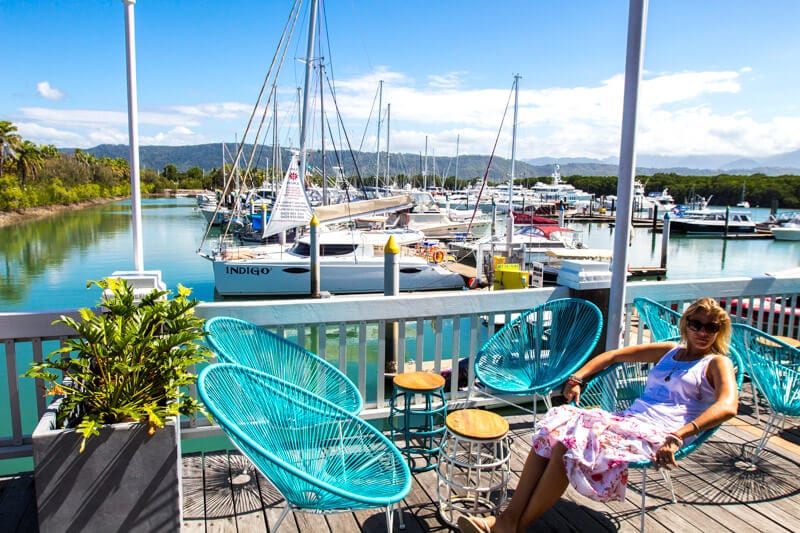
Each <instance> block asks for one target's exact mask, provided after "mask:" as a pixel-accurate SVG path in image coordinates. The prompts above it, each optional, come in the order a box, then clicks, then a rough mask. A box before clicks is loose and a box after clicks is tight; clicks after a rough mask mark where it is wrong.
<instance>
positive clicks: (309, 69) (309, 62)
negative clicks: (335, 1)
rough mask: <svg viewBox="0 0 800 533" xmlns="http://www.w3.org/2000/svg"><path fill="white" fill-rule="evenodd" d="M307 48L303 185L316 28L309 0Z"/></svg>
mask: <svg viewBox="0 0 800 533" xmlns="http://www.w3.org/2000/svg"><path fill="white" fill-rule="evenodd" d="M308 26H309V27H308V47H307V48H306V77H305V81H304V86H303V111H302V117H301V119H300V176H301V177H302V179H303V183H305V177H306V168H307V158H308V154H307V153H306V141H307V139H306V129H307V126H308V101H309V99H310V98H311V90H310V88H311V74H312V58H313V54H314V33H315V32H316V27H317V0H311V11H310V13H309V15H308Z"/></svg>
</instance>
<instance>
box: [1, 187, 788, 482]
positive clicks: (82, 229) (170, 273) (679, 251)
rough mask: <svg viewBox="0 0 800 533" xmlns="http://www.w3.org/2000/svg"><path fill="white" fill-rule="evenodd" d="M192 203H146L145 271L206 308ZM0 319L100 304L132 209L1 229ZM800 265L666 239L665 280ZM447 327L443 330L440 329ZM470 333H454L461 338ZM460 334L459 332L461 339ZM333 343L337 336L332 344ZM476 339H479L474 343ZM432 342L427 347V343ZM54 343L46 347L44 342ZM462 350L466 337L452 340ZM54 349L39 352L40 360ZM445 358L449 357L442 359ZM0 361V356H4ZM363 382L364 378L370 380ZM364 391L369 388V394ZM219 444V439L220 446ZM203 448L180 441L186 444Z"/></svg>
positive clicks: (766, 248) (637, 258)
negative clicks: (98, 284)
mask: <svg viewBox="0 0 800 533" xmlns="http://www.w3.org/2000/svg"><path fill="white" fill-rule="evenodd" d="M195 206H196V203H195V201H194V200H193V199H146V200H144V201H143V205H142V233H143V242H144V267H145V269H147V270H160V271H161V272H162V277H163V279H164V281H165V282H166V283H167V285H168V287H169V288H170V289H173V290H174V289H175V287H176V286H177V284H178V283H181V284H183V285H185V286H187V287H190V288H192V289H193V294H194V296H195V297H196V298H198V299H200V300H203V301H213V300H214V299H215V294H214V280H213V274H212V270H211V264H210V263H209V262H208V261H206V260H205V259H203V258H201V257H200V256H198V255H197V254H196V251H197V249H198V248H199V246H200V243H201V240H202V237H203V232H204V230H205V228H204V219H203V217H202V215H200V214H199V213H198V212H197V211H196V209H195ZM751 212H752V213H753V215H754V217H755V218H756V220H764V219H766V217H767V215H768V211H767V210H765V209H753V210H751ZM574 227H575V228H576V229H577V230H579V231H580V232H581V237H582V239H583V240H584V242H585V243H586V244H587V246H589V247H591V248H609V249H610V248H612V247H613V239H614V228H613V226H612V225H610V224H607V223H603V224H576V225H574ZM631 242H632V244H631V247H630V249H629V264H630V265H631V266H652V265H658V264H660V260H661V259H660V258H661V235H660V234H653V233H652V232H651V231H650V229H649V228H635V229H634V231H633V239H632V241H631ZM0 260H1V261H2V263H0V265H2V266H0V312H12V311H44V310H50V311H59V310H66V309H74V308H78V307H93V306H94V305H95V304H96V303H97V300H98V297H99V292H98V290H97V289H96V288H93V289H92V290H87V289H86V282H87V281H88V280H95V279H101V278H102V277H104V276H107V275H109V274H111V273H112V272H113V271H116V270H133V244H132V230H131V220H130V202H116V203H112V204H106V205H102V206H95V207H89V208H86V209H80V210H76V211H73V212H65V213H61V214H58V215H54V216H52V217H50V218H45V219H40V220H33V221H30V222H26V223H22V224H17V225H15V226H13V227H4V228H0ZM798 265H800V243H793V242H781V241H772V240H742V241H723V240H721V239H708V238H687V237H677V236H673V237H672V238H671V239H670V243H669V264H668V266H669V272H668V279H694V278H718V277H723V276H752V275H760V274H763V273H765V272H768V271H777V270H782V269H787V268H793V267H796V266H798ZM409 328H410V329H409V330H408V332H407V337H406V338H407V344H406V353H407V354H408V358H409V359H412V358H413V357H414V355H415V354H416V353H417V350H416V331H415V328H416V325H414V324H411V325H409ZM448 329H449V328H448ZM468 330H469V328H468V327H466V326H462V328H461V331H462V332H468ZM334 334H335V335H338V330H337V331H335V332H332V336H331V340H330V345H329V346H328V347H327V350H328V353H329V354H337V353H338V344H337V342H338V341H337V339H336V338H334V336H335V335H334ZM443 335H444V337H445V338H444V342H443V346H444V347H445V351H446V350H447V349H448V347H449V346H450V345H451V340H450V336H449V335H450V334H449V333H448V332H447V331H445V332H443ZM465 335H466V333H465ZM337 338H338V337H337ZM368 338H369V339H372V340H371V341H368V346H367V353H368V361H367V365H368V372H373V369H374V367H375V365H376V364H377V345H378V340H377V328H376V329H375V332H374V334H372V335H368ZM424 338H425V341H424V342H425V345H426V346H425V347H424V348H423V353H433V342H434V339H433V335H432V331H430V327H429V326H426V332H425V335H424ZM482 340H483V339H479V342H482ZM429 343H430V345H429ZM51 344H52V345H51ZM460 346H461V347H462V350H465V349H466V347H468V346H469V339H468V338H465V339H462V340H461V342H460ZM56 347H57V346H56V343H48V344H47V345H46V346H44V353H45V354H47V353H49V352H50V351H51V350H53V349H55V348H56ZM17 348H18V354H17V355H18V357H17V369H18V372H19V373H21V372H22V371H24V369H25V368H27V366H28V365H29V364H30V360H31V355H30V353H31V351H30V347H29V346H27V345H25V344H21V345H18V347H17ZM358 352H359V346H358V342H357V338H356V336H355V335H352V336H351V337H349V340H348V346H347V359H348V362H347V374H348V375H349V376H350V377H351V378H352V379H356V378H357V375H358ZM466 355H467V354H466V353H462V354H459V356H462V357H463V356H466ZM445 356H446V357H449V356H450V354H448V353H445ZM3 360H5V358H4V359H3ZM6 372H7V371H6V367H5V365H0V398H6V397H7V384H6V383H7V380H6ZM368 375H369V374H368ZM19 383H20V388H21V390H22V393H23V395H24V397H30V396H29V394H30V393H31V392H32V387H33V382H32V380H26V379H23V380H20V382H19ZM372 388H373V386H372V385H371V386H370V388H369V391H368V395H369V393H371V392H372ZM7 408H8V406H7V405H0V436H5V435H9V434H10V422H9V418H10V417H9V416H8V414H7ZM35 422H36V414H35V409H33V408H29V409H25V412H24V413H23V424H24V428H25V430H26V432H28V431H30V429H32V428H33V426H34V425H35ZM223 442H224V439H223ZM206 444H207V443H202V442H191V441H190V442H187V443H186V446H187V449H186V451H190V448H189V447H197V446H205V445H206ZM9 464H10V463H8V464H6V465H0V473H2V472H4V471H5V472H15V471H19V470H25V469H30V466H27V467H25V466H22V467H20V466H18V465H19V464H24V465H29V462H25V461H23V462H22V463H17V462H14V463H13V464H11V466H9Z"/></svg>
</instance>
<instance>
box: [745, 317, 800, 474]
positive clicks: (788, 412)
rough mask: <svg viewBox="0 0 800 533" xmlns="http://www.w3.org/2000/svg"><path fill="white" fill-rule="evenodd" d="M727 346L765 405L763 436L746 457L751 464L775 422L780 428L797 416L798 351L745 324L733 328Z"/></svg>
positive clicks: (799, 409)
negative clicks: (745, 370)
mask: <svg viewBox="0 0 800 533" xmlns="http://www.w3.org/2000/svg"><path fill="white" fill-rule="evenodd" d="M731 346H732V347H733V348H734V349H735V350H737V351H739V356H740V357H741V358H742V360H743V361H744V364H745V366H746V367H747V373H748V375H749V376H750V379H751V380H752V381H753V383H754V384H755V387H756V389H757V390H758V392H759V393H760V394H761V396H762V397H764V398H766V400H767V403H768V404H769V410H770V415H769V418H768V420H767V423H766V424H765V426H764V432H763V434H762V435H761V439H760V441H759V443H758V445H757V446H756V448H755V450H754V451H753V454H752V455H751V456H750V463H751V464H755V463H756V462H757V461H758V457H759V455H760V454H761V452H762V450H763V449H764V447H765V446H766V444H767V441H768V440H769V439H770V437H771V435H770V433H771V432H772V430H773V429H774V428H777V427H778V425H779V424H777V421H778V418H780V419H781V420H780V426H781V427H782V426H783V424H784V423H785V421H786V416H798V415H800V350H798V349H797V348H794V347H792V346H790V345H789V344H787V343H785V342H783V341H782V340H780V339H776V338H775V337H773V336H772V335H769V334H767V333H764V332H763V331H760V330H758V329H756V328H754V327H751V326H748V325H747V324H733V332H732V335H731Z"/></svg>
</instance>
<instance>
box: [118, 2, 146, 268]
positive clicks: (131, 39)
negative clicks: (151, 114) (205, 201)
mask: <svg viewBox="0 0 800 533" xmlns="http://www.w3.org/2000/svg"><path fill="white" fill-rule="evenodd" d="M122 3H123V4H125V48H126V52H127V60H128V138H129V144H130V166H131V210H132V211H131V217H132V219H133V228H132V229H133V267H134V269H135V270H136V271H137V272H143V271H144V251H143V248H142V192H141V188H140V186H139V185H140V180H139V106H138V102H137V99H136V32H135V29H134V21H133V5H134V4H135V3H136V0H122Z"/></svg>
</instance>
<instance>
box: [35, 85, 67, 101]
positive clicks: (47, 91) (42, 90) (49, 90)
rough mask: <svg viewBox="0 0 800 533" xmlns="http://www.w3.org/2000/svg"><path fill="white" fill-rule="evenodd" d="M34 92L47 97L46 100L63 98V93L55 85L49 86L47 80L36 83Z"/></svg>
mask: <svg viewBox="0 0 800 533" xmlns="http://www.w3.org/2000/svg"><path fill="white" fill-rule="evenodd" d="M36 92H37V93H39V96H42V97H43V98H47V99H48V100H61V99H62V98H64V93H62V92H61V91H59V90H58V89H56V88H55V87H51V86H50V82H48V81H40V82H39V83H37V84H36Z"/></svg>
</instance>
